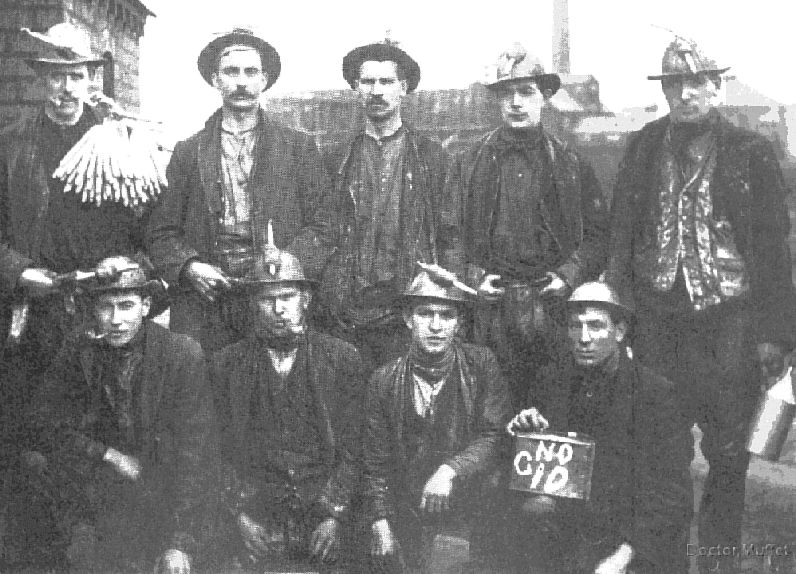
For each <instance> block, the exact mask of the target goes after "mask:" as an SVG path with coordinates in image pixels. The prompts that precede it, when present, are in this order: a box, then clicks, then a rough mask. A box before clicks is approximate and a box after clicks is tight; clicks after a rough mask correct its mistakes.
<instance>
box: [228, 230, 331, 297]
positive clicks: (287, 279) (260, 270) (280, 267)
mask: <svg viewBox="0 0 796 574" xmlns="http://www.w3.org/2000/svg"><path fill="white" fill-rule="evenodd" d="M278 283H298V284H300V285H304V286H307V287H315V286H316V285H317V281H315V280H313V279H308V278H307V277H306V276H305V275H304V269H303V267H302V265H301V262H300V261H299V259H298V257H296V256H295V255H293V254H292V253H288V252H287V251H283V250H281V249H279V248H278V247H277V246H276V244H275V243H274V229H273V225H272V223H271V221H270V220H269V221H268V239H267V242H266V244H265V246H264V248H263V252H262V253H261V254H260V255H259V256H258V257H257V259H255V261H254V265H252V268H251V269H250V270H249V272H248V273H246V275H244V276H243V277H242V278H240V279H238V280H237V286H238V287H239V288H242V289H244V290H246V291H256V290H257V289H258V288H260V287H263V286H265V285H275V284H278Z"/></svg>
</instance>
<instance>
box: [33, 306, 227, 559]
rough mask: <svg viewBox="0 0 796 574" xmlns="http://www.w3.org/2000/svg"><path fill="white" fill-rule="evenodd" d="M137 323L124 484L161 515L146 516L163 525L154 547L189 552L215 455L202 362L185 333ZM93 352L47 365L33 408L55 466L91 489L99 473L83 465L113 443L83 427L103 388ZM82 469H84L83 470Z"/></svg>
mask: <svg viewBox="0 0 796 574" xmlns="http://www.w3.org/2000/svg"><path fill="white" fill-rule="evenodd" d="M144 325H145V326H144V329H145V336H146V341H145V347H144V354H143V361H142V366H141V369H142V377H141V390H140V410H139V411H138V412H136V413H134V416H135V420H136V422H138V423H139V424H140V425H141V440H140V452H139V453H137V455H136V456H139V460H140V462H141V466H142V474H141V477H140V478H139V479H138V481H136V483H130V487H129V488H130V489H133V488H135V489H137V491H138V492H139V493H144V494H143V497H142V498H141V501H142V503H143V502H144V501H146V502H147V504H149V505H150V506H148V508H152V507H154V508H158V510H161V511H162V514H161V516H152V517H151V521H152V523H151V526H150V527H151V528H156V529H158V530H159V531H161V532H163V534H164V539H163V540H162V541H161V543H162V545H163V546H162V549H165V548H178V549H182V550H185V551H186V552H189V553H192V554H194V556H195V553H196V552H197V550H198V547H197V543H198V541H199V540H201V537H200V532H199V531H200V528H201V527H202V526H203V525H204V524H206V521H207V520H209V516H208V514H209V512H210V511H211V509H210V507H209V505H208V503H207V501H208V498H209V497H208V495H209V494H210V492H209V488H211V485H212V484H213V483H212V480H213V476H214V474H213V473H214V472H215V470H214V469H215V468H216V460H217V456H218V450H217V449H218V444H217V438H218V437H217V426H216V419H215V413H214V410H213V402H212V395H211V393H210V388H209V385H208V382H207V366H206V362H205V358H204V354H203V353H202V350H201V349H200V348H199V345H198V344H197V343H196V342H195V341H193V340H192V339H189V338H188V337H186V336H184V335H176V334H174V333H171V332H169V331H168V330H166V329H164V328H163V327H161V326H159V325H157V324H156V323H152V322H149V321H148V322H146V323H145V324H144ZM97 351H98V349H97V347H96V344H95V343H87V344H83V345H81V346H80V347H79V348H78V349H77V351H76V352H75V353H74V354H72V355H70V356H65V357H63V361H62V362H60V363H57V364H54V365H53V367H52V369H51V371H50V374H49V376H48V380H47V382H46V384H45V389H44V393H43V395H42V396H43V399H42V400H41V405H40V410H39V413H38V417H39V420H40V421H41V423H40V424H41V426H42V427H43V428H44V429H45V433H44V437H45V438H44V439H43V440H44V444H45V445H46V446H45V448H47V449H48V450H49V451H50V453H51V454H50V456H51V457H53V459H54V461H56V462H55V465H59V464H64V465H71V466H72V468H68V469H65V471H66V475H67V476H69V475H71V478H72V480H74V481H80V483H79V484H76V485H73V487H77V488H80V489H90V488H92V485H91V482H92V479H91V476H99V475H94V474H93V472H94V471H92V470H91V469H92V468H96V467H97V465H105V466H107V465H108V463H104V462H101V461H102V457H103V455H104V454H105V451H106V450H107V449H108V448H111V447H115V446H117V445H113V444H105V442H104V440H103V439H104V437H101V436H93V435H92V434H89V433H90V431H89V429H88V428H87V427H86V425H87V424H91V422H90V421H91V420H92V419H94V417H95V415H96V413H94V412H93V410H92V409H93V406H92V405H96V404H97V397H99V396H101V395H102V392H103V390H102V389H101V388H100V382H99V381H98V380H97V378H96V372H97V369H96V364H97V362H98V360H99V356H98V353H97ZM119 450H121V451H122V452H124V450H125V449H122V448H120V449H119ZM125 454H131V453H129V452H126V453H125ZM48 458H49V457H48ZM51 466H52V463H51ZM86 472H89V473H92V474H91V475H90V476H85V475H84V473H86ZM84 482H85V483H86V484H83V483H84ZM93 488H103V486H102V484H98V485H96V486H93ZM87 492H88V490H87ZM86 496H89V498H90V495H86ZM153 500H154V501H156V502H155V504H154V505H152V501H153ZM129 511H131V512H134V511H135V509H129ZM159 519H162V521H163V523H160V520H159ZM162 549H161V550H162Z"/></svg>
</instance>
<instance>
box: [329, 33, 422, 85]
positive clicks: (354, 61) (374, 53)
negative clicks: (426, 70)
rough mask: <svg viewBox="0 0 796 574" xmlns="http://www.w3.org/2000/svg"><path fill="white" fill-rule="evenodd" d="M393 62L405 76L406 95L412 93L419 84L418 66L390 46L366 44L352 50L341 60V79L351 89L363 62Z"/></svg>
mask: <svg viewBox="0 0 796 574" xmlns="http://www.w3.org/2000/svg"><path fill="white" fill-rule="evenodd" d="M371 60H372V61H376V62H387V61H393V62H395V63H396V64H397V65H398V66H399V67H400V68H401V70H402V71H403V73H404V75H405V76H406V91H407V93H411V92H414V91H415V89H417V85H418V84H419V83H420V66H419V65H418V63H417V62H416V61H415V60H414V59H413V58H412V57H411V56H410V55H409V54H407V53H406V52H404V51H403V50H401V49H400V48H399V47H397V46H393V45H391V44H368V45H367V46H359V47H358V48H354V49H353V50H351V51H350V52H349V53H348V54H346V56H345V58H343V78H345V81H346V82H348V85H349V86H351V88H352V89H355V88H356V82H357V79H359V69H360V67H361V66H362V63H363V62H368V61H371Z"/></svg>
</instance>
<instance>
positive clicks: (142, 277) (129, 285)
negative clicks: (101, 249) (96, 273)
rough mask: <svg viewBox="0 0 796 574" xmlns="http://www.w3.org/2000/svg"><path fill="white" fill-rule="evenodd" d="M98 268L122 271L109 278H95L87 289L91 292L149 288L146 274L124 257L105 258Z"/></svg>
mask: <svg viewBox="0 0 796 574" xmlns="http://www.w3.org/2000/svg"><path fill="white" fill-rule="evenodd" d="M97 267H98V268H116V269H124V271H121V272H119V273H115V274H114V275H113V276H111V277H110V278H97V279H96V280H95V281H94V282H93V284H92V285H90V287H89V289H90V290H91V291H114V290H117V289H118V290H120V291H121V290H127V289H144V288H148V287H150V282H149V280H148V279H147V276H146V272H145V271H144V269H143V268H142V267H141V265H140V264H139V263H138V262H137V261H135V260H133V259H131V258H130V257H125V256H116V257H106V258H105V259H103V260H102V261H100V262H99V264H98V265H97Z"/></svg>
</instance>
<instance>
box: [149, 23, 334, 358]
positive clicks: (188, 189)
mask: <svg viewBox="0 0 796 574" xmlns="http://www.w3.org/2000/svg"><path fill="white" fill-rule="evenodd" d="M197 66H198V68H199V73H200V74H201V76H202V78H204V80H205V81H206V82H207V83H208V84H210V85H211V86H213V87H214V88H215V89H216V90H217V91H218V92H219V95H220V96H221V100H222V103H221V108H220V109H219V110H218V111H216V112H215V113H214V114H213V115H212V116H211V117H210V118H209V119H208V120H207V122H206V123H205V127H204V128H203V129H202V130H201V131H199V132H198V133H197V134H195V135H193V136H191V137H190V138H189V139H187V140H185V141H183V142H180V143H178V144H177V146H176V147H175V149H174V154H173V156H172V158H171V162H170V164H169V167H168V169H167V177H168V180H169V189H168V191H167V192H166V193H165V194H164V195H163V196H162V198H161V200H160V202H159V204H158V205H157V206H156V208H155V210H154V213H153V215H152V220H151V225H150V227H149V231H148V243H149V246H150V249H151V254H152V259H153V261H154V263H155V265H156V267H158V268H159V269H160V270H161V271H162V272H163V275H164V278H165V279H166V280H167V281H168V283H169V284H170V285H171V289H172V295H173V298H172V307H171V328H172V330H175V331H177V332H180V333H186V334H189V335H191V336H193V337H194V338H196V339H197V340H198V341H199V342H200V343H201V344H202V347H203V348H204V349H205V350H206V351H208V352H210V351H213V350H217V349H219V348H221V347H223V346H225V345H227V344H229V343H231V342H233V341H234V340H237V339H238V338H239V337H240V335H241V334H240V333H239V332H236V331H235V329H234V328H233V326H231V325H230V324H229V322H228V321H227V315H228V313H226V310H225V307H226V304H227V302H228V297H227V295H228V291H229V288H230V285H231V282H230V278H233V279H234V278H239V277H243V276H244V275H245V274H246V273H247V272H248V271H249V270H250V268H251V265H252V264H253V262H254V261H255V259H256V257H257V253H259V251H260V250H262V247H263V245H264V244H265V228H266V223H267V221H268V220H269V219H273V221H274V233H275V237H276V242H277V244H278V245H279V247H280V248H284V249H287V250H288V251H289V252H290V253H292V254H294V255H295V256H296V257H298V258H299V260H300V261H301V262H302V264H303V265H304V266H305V269H306V271H307V273H308V274H309V275H310V276H317V274H318V273H319V271H320V269H321V268H322V267H323V265H324V263H325V261H326V258H327V257H328V255H329V254H330V253H331V251H332V248H333V245H334V243H335V238H336V228H335V226H334V220H335V217H334V209H333V208H334V206H333V205H331V203H330V198H331V194H330V193H329V192H330V186H329V181H328V178H327V176H326V172H325V170H324V168H323V163H322V159H321V156H320V153H319V152H318V149H317V147H316V145H315V141H314V140H313V138H312V137H311V136H309V135H306V134H303V133H300V132H298V131H295V130H292V129H289V128H287V127H285V126H281V125H279V124H277V123H275V122H274V121H272V120H271V119H269V118H268V117H267V116H266V115H265V113H264V112H263V110H262V108H261V106H260V97H261V96H262V94H263V92H265V91H266V90H268V89H269V88H270V87H271V86H272V85H273V84H274V82H276V81H277V79H278V78H279V73H280V71H281V61H280V58H279V54H278V53H277V51H276V50H275V49H274V47H273V46H271V45H270V44H269V43H268V42H266V41H265V40H263V39H262V38H260V37H258V36H257V35H255V34H254V33H253V32H252V31H250V30H246V29H241V28H236V29H235V30H233V31H231V32H228V33H225V34H221V35H219V36H218V37H216V38H215V39H213V40H212V41H211V42H210V43H208V44H207V46H205V47H204V48H203V49H202V52H201V53H200V54H199V59H198V62H197Z"/></svg>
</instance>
